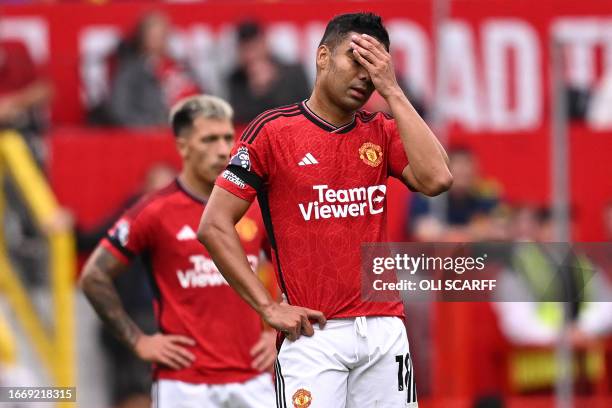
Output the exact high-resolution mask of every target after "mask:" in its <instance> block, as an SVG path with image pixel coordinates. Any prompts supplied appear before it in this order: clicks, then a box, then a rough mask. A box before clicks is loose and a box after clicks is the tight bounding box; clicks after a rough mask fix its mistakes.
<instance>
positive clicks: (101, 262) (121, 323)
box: [80, 245, 195, 370]
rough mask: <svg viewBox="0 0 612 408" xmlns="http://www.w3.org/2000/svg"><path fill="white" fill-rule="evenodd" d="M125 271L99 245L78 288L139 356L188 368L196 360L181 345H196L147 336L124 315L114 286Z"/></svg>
mask: <svg viewBox="0 0 612 408" xmlns="http://www.w3.org/2000/svg"><path fill="white" fill-rule="evenodd" d="M126 270H127V265H125V264H124V263H123V262H121V261H120V260H119V259H118V258H117V257H116V256H115V255H113V254H112V253H111V252H110V251H108V250H107V249H105V248H104V247H102V246H101V245H98V247H97V248H96V250H95V251H94V253H93V254H92V255H91V256H90V257H89V259H88V260H87V263H86V264H85V268H84V269H83V273H82V275H81V279H80V286H81V288H82V289H83V292H85V296H86V297H87V299H88V300H89V302H90V303H91V305H92V306H93V308H94V309H95V311H96V313H97V314H98V316H99V317H100V319H102V321H103V322H104V324H105V325H106V327H108V328H109V329H110V330H111V331H112V332H113V334H114V335H115V336H116V337H117V338H118V339H119V340H120V341H121V342H122V343H123V344H125V345H126V346H127V347H128V348H129V349H130V350H132V351H133V352H134V353H135V354H136V355H137V356H138V357H140V358H141V359H143V360H145V361H150V362H155V363H161V364H165V365H167V366H169V367H171V368H173V369H176V370H178V369H181V368H185V367H188V366H189V365H191V363H192V362H193V361H194V359H195V357H194V355H193V354H192V353H191V352H189V351H188V350H187V349H186V348H185V347H183V346H193V345H195V342H194V341H193V340H192V339H190V338H188V337H185V336H180V335H172V334H168V335H164V334H161V333H157V334H154V335H152V336H148V335H146V334H144V333H143V332H142V331H141V330H140V328H139V327H138V326H137V325H136V323H134V321H133V320H132V319H131V318H130V316H128V314H127V313H126V311H125V309H124V308H123V305H122V304H121V299H120V298H119V294H118V293H117V290H116V289H115V285H114V284H113V279H114V278H115V277H116V276H118V275H119V274H121V273H123V272H125V271H126Z"/></svg>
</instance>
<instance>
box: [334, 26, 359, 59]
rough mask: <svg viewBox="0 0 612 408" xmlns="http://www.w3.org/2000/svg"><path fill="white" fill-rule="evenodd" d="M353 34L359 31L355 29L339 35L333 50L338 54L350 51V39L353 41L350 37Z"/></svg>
mask: <svg viewBox="0 0 612 408" xmlns="http://www.w3.org/2000/svg"><path fill="white" fill-rule="evenodd" d="M354 35H359V33H357V32H355V31H349V32H348V33H346V34H344V35H343V36H342V37H340V38H339V39H338V41H337V43H336V46H335V50H334V51H336V53H340V54H346V53H347V52H350V51H351V41H353V40H352V37H353V36H354Z"/></svg>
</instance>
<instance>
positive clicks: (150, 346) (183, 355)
mask: <svg viewBox="0 0 612 408" xmlns="http://www.w3.org/2000/svg"><path fill="white" fill-rule="evenodd" d="M195 344H196V343H195V341H194V340H193V339H191V338H189V337H185V336H180V335H177V334H161V333H157V334H154V335H152V336H148V335H146V334H143V335H142V336H140V337H139V338H138V340H137V341H136V344H135V346H134V352H135V353H136V355H137V356H138V357H139V358H141V359H142V360H145V361H149V362H151V363H157V364H163V365H166V366H168V367H170V368H172V369H174V370H180V369H182V368H187V367H189V366H190V365H191V364H192V363H193V362H194V361H195V356H194V355H193V354H192V353H191V352H190V351H188V350H187V349H186V348H185V347H183V346H195Z"/></svg>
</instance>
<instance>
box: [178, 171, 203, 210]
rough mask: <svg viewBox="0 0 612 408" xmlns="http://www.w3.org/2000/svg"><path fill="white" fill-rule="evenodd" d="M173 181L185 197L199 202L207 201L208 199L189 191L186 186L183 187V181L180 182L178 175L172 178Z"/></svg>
mask: <svg viewBox="0 0 612 408" xmlns="http://www.w3.org/2000/svg"><path fill="white" fill-rule="evenodd" d="M174 181H175V183H176V186H177V187H178V189H179V190H180V191H182V192H183V194H185V195H186V196H187V197H189V198H191V199H192V200H194V201H196V202H198V203H200V204H206V202H207V201H208V200H206V199H203V198H201V197H198V196H196V195H195V194H193V193H192V192H191V191H189V190H188V189H187V187H185V186H184V185H183V183H181V180H179V178H178V177H177V178H175V179H174Z"/></svg>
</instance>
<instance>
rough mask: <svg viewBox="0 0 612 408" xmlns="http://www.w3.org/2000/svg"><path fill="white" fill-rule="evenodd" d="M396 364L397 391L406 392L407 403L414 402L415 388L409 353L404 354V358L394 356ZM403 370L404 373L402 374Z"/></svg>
mask: <svg viewBox="0 0 612 408" xmlns="http://www.w3.org/2000/svg"><path fill="white" fill-rule="evenodd" d="M395 361H396V362H397V390H398V391H404V389H407V390H408V402H413V401H416V387H415V382H414V375H413V367H412V359H411V358H410V353H406V355H405V356H402V355H401V354H400V355H397V356H395ZM404 369H406V373H405V374H404Z"/></svg>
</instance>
